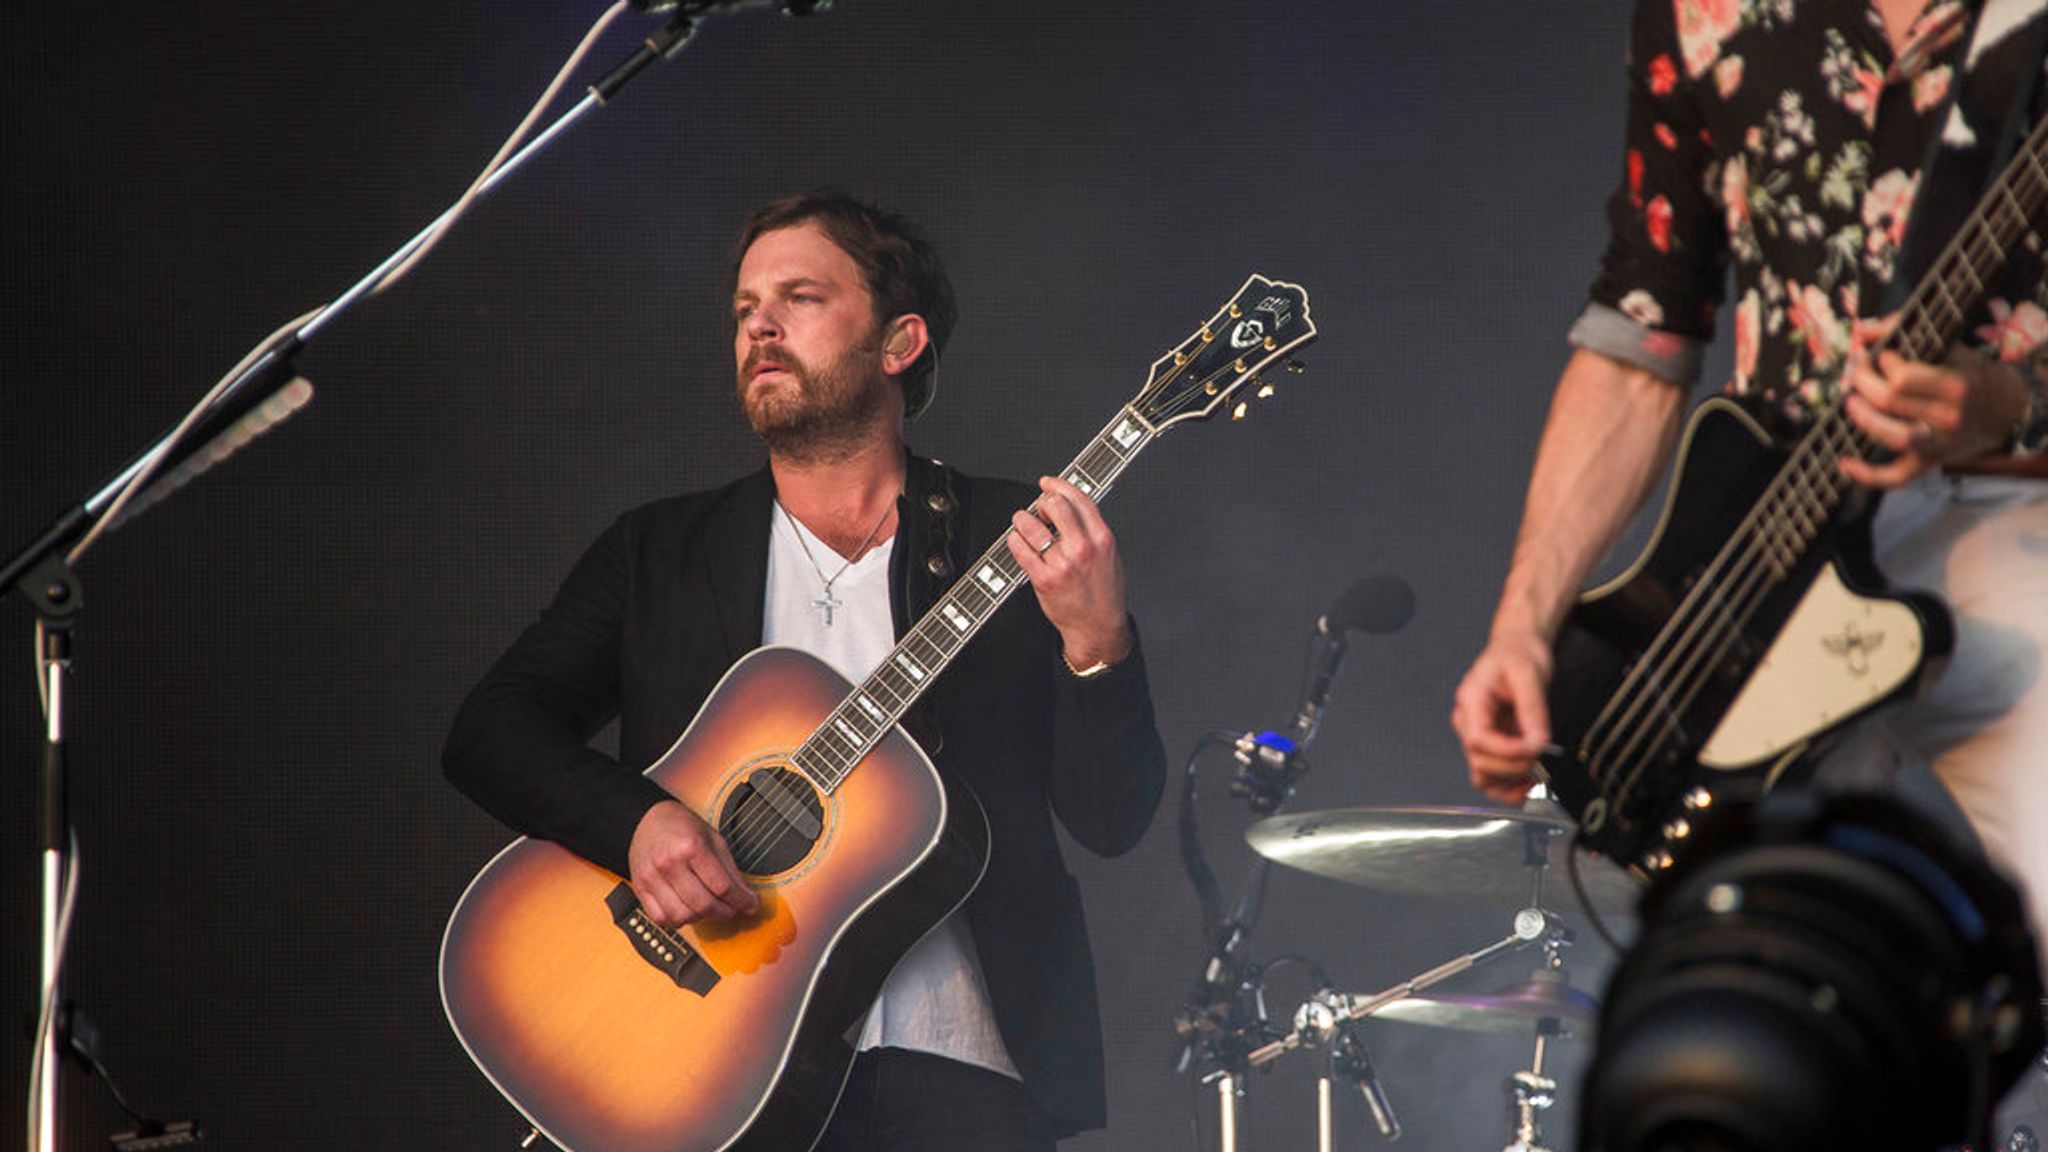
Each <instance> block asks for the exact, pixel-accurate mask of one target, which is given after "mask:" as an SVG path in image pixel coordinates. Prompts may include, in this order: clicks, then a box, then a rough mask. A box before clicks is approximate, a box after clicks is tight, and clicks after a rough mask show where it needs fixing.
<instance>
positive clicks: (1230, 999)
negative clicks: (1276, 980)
mask: <svg viewBox="0 0 2048 1152" xmlns="http://www.w3.org/2000/svg"><path fill="white" fill-rule="evenodd" d="M1332 642H1333V641H1332V639H1331V638H1330V637H1329V636H1327V635H1324V634H1322V633H1321V632H1320V631H1319V632H1318V639H1317V643H1319V644H1329V643H1332ZM1334 642H1335V643H1337V644H1338V645H1340V646H1339V647H1338V648H1337V649H1336V650H1335V656H1336V658H1337V659H1341V658H1342V656H1343V651H1342V648H1341V644H1342V640H1341V638H1339V639H1337V640H1335V641H1334ZM1334 672H1335V668H1334V663H1326V664H1325V669H1324V671H1323V673H1322V674H1321V676H1320V677H1319V683H1317V684H1315V685H1313V686H1312V689H1311V692H1310V702H1305V703H1304V704H1303V706H1302V709H1301V711H1300V712H1299V714H1297V716H1296V718H1295V720H1294V722H1293V724H1291V725H1290V729H1289V730H1290V733H1291V735H1290V736H1281V735H1279V734H1278V733H1273V732H1265V733H1258V734H1252V733H1245V734H1241V735H1235V736H1234V737H1233V736H1232V735H1231V734H1227V733H1226V734H1211V736H1209V737H1207V738H1205V740H1204V744H1207V743H1211V742H1218V743H1220V742H1224V741H1226V740H1227V741H1229V742H1230V743H1232V744H1233V745H1234V747H1235V755H1236V758H1237V761H1238V763H1239V765H1240V768H1241V770H1240V772H1239V773H1238V775H1237V777H1236V779H1234V780H1233V781H1232V783H1231V792H1232V794H1233V795H1237V796H1243V797H1246V798H1247V801H1248V803H1249V805H1250V807H1251V808H1252V810H1253V811H1255V812H1257V813H1259V814H1261V815H1268V816H1269V815H1275V814H1278V813H1279V812H1280V811H1281V810H1282V809H1283V808H1285V807H1286V805H1287V801H1288V800H1290V799H1292V798H1293V796H1294V782H1295V781H1296V780H1297V779H1299V778H1300V777H1301V775H1302V773H1304V772H1306V771H1307V770H1308V761H1307V759H1306V758H1305V757H1304V755H1303V753H1304V752H1305V750H1306V749H1307V747H1308V745H1309V744H1310V743H1312V742H1313V741H1314V740H1315V737H1316V732H1317V730H1318V729H1319V728H1320V727H1321V721H1322V706H1321V704H1320V703H1316V702H1313V701H1315V700H1317V699H1318V698H1322V697H1327V695H1328V692H1329V679H1330V677H1331V676H1332V675H1334ZM1199 751H1200V749H1199V747H1198V748H1197V754H1199ZM1193 788H1194V776H1193V773H1192V771H1191V772H1190V773H1189V775H1188V786H1187V790H1186V792H1185V794H1184V796H1183V808H1182V820H1181V832H1182V837H1183V846H1182V851H1183V854H1184V855H1187V854H1189V853H1193V855H1194V856H1195V857H1198V856H1199V853H1200V848H1199V846H1198V845H1195V831H1194V808H1193V803H1192V801H1193ZM1187 862H1188V863H1189V865H1190V871H1194V870H1195V868H1194V865H1195V864H1196V863H1197V861H1196V859H1193V858H1191V859H1189V860H1188V861H1187ZM1201 872H1202V873H1203V874H1204V875H1203V876H1202V877H1200V878H1198V880H1197V887H1198V889H1199V888H1202V887H1203V884H1202V881H1203V880H1207V881H1208V882H1209V884H1210V885H1211V886H1213V883H1214V881H1213V877H1209V876H1207V875H1206V873H1207V868H1206V867H1205V866H1204V867H1202V868H1201ZM1271 874H1272V861H1270V860H1268V859H1266V858H1265V857H1263V856H1259V857H1257V858H1255V859H1254V860H1253V861H1252V865H1251V869H1250V871H1249V872H1247V873H1246V875H1245V879H1244V884H1243V887H1242V888H1241V889H1240V890H1239V893H1238V898H1237V902H1236V904H1235V905H1234V906H1233V908H1232V909H1231V912H1230V916H1229V917H1228V918H1227V919H1223V920H1221V921H1220V922H1218V921H1217V919H1216V917H1214V916H1211V917H1210V921H1211V923H1212V924H1214V925H1215V928H1216V935H1215V944H1214V946H1213V949H1212V951H1211V953H1210V956H1209V959H1208V961H1207V963H1206V964H1205V965H1204V966H1203V973H1202V978H1201V980H1200V981H1198V982H1197V983H1196V986H1195V993H1194V995H1193V996H1192V997H1191V998H1190V1005H1189V1009H1188V1010H1187V1011H1184V1012H1183V1013H1182V1014H1181V1017H1180V1019H1179V1020H1178V1021H1177V1029H1178V1031H1180V1033H1181V1035H1182V1036H1183V1037H1185V1038H1186V1039H1187V1044H1186V1045H1185V1046H1184V1047H1183V1048H1182V1050H1181V1056H1180V1060H1179V1070H1182V1071H1185V1070H1186V1069H1187V1068H1188V1066H1189V1065H1190V1064H1191V1063H1192V1062H1193V1061H1194V1059H1195V1058H1196V1057H1197V1056H1198V1055H1199V1057H1200V1058H1201V1060H1202V1062H1203V1063H1204V1064H1205V1065H1207V1066H1208V1067H1209V1071H1207V1072H1205V1073H1203V1074H1202V1075H1201V1077H1200V1079H1201V1081H1202V1082H1203V1083H1214V1084H1215V1085H1216V1107H1217V1126H1218V1130H1219V1132H1220V1134H1221V1135H1220V1140H1221V1152H1236V1149H1237V1101H1238V1099H1239V1098H1240V1097H1241V1096H1243V1095H1244V1084H1245V1074H1246V1073H1247V1072H1248V1071H1249V1070H1250V1068H1251V1063H1250V1061H1249V1054H1250V1053H1251V1051H1252V1050H1253V1046H1254V1038H1256V1039H1257V1040H1267V1039H1269V1038H1270V1037H1269V1036H1268V1035H1267V1033H1266V1032H1265V1030H1264V1028H1263V1025H1264V1024H1265V1021H1266V1011H1265V992H1264V984H1263V973H1262V972H1261V970H1260V967H1259V964H1258V963H1257V961H1255V960H1253V959H1252V958H1251V956H1250V955H1249V953H1248V952H1247V951H1246V949H1245V941H1246V939H1247V938H1248V937H1249V936H1250V935H1251V933H1252V929H1253V928H1255V927H1257V926H1258V922H1259V913H1260V910H1261V907H1262V905H1263V904H1264V903H1265V894H1266V883H1267V881H1268V880H1269V879H1270V877H1271ZM1202 895H1203V897H1204V902H1205V903H1208V902H1209V901H1210V899H1211V897H1210V894H1209V892H1208V891H1206V890H1204V891H1203V892H1202ZM1268 1046H1270V1045H1268Z"/></svg>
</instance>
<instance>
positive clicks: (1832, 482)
mask: <svg viewBox="0 0 2048 1152" xmlns="http://www.w3.org/2000/svg"><path fill="white" fill-rule="evenodd" d="M2042 190H2043V191H2048V185H2044V187H2043V189H2042ZM2023 219H2024V217H2023ZM1986 228H1987V229H1988V225H1987V226H1986ZM1972 233H1973V230H1972V229H1965V230H1964V232H1963V233H1962V234H1959V235H1958V237H1957V238H1956V242H1955V243H1954V244H1952V245H1951V251H1949V252H1947V253H1945V254H1944V256H1943V259H1942V260H1940V261H1938V262H1937V268H1939V267H1940V266H1941V265H1943V264H1948V265H1954V264H1957V263H1959V262H1962V259H1963V257H1964V256H1965V255H1971V256H1974V257H1976V258H1977V259H1980V260H1981V259H1982V258H1983V255H1984V254H1983V253H1982V252H1981V251H1977V249H1979V248H1980V246H1988V247H1989V248H1990V249H1991V252H1992V254H1993V255H1995V256H1996V257H1998V258H1999V259H2003V249H2002V248H2001V247H2000V246H1999V244H1998V241H1997V239H1996V238H1995V237H1994V236H1992V235H1989V234H1988V232H1976V234H1972ZM1964 270H1965V271H1967V272H1968V273H1969V275H1970V277H1971V280H1972V282H1973V283H1979V284H1981V279H1980V278H1979V277H1977V276H1976V274H1975V272H1974V271H1973V270H1970V269H1969V268H1968V267H1967V264H1965V267H1964ZM1953 272H1954V269H1953V268H1952V269H1951V270H1950V272H1948V273H1946V274H1942V275H1938V276H1937V277H1935V278H1933V279H1931V280H1930V281H1929V282H1928V283H1927V284H1926V285H1923V289H1925V291H1923V292H1921V293H1918V294H1916V298H1915V300H1914V302H1913V304H1914V306H1911V307H1909V308H1908V310H1907V313H1906V316H1905V319H1904V320H1903V321H1902V323H1901V325H1900V329H1899V332H1900V335H1901V337H1902V338H1903V340H1904V341H1905V342H1906V343H1907V345H1908V350H1907V355H1908V356H1910V357H1912V358H1915V359H1925V358H1927V357H1928V356H1931V355H1934V354H1936V353H1938V352H1939V350H1940V348H1941V347H1942V346H1944V345H1945V344H1946V332H1947V331H1952V330H1953V328H1954V326H1955V325H1956V324H1959V323H1960V322H1961V320H1962V319H1963V308H1962V307H1961V305H1960V304H1959V303H1958V302H1957V301H1956V300H1955V298H1954V297H1952V296H1951V295H1949V293H1948V287H1947V286H1948V282H1949V281H1950V280H1952V279H1953V278H1954V275H1953ZM1930 294H1932V295H1938V297H1939V302H1940V303H1941V304H1942V305H1944V306H1945V307H1946V309H1947V311H1948V313H1949V326H1948V329H1946V330H1944V329H1942V328H1940V327H1938V326H1936V325H1935V324H1934V322H1933V321H1932V320H1931V319H1930V318H1928V316H1927V315H1926V309H1927V308H1930V307H1931V306H1932V305H1931V303H1929V302H1928V301H1925V300H1922V299H1920V298H1919V297H1921V296H1925V295H1930ZM1814 431H1815V433H1817V435H1814V436H1811V437H1809V438H1807V439H1805V440H1803V441H1802V443H1801V445H1800V448H1799V450H1798V451H1796V452H1795V453H1794V457H1793V459H1792V460H1789V461H1788V463H1787V466H1786V468H1785V469H1784V471H1783V475H1784V476H1786V477H1789V478H1790V479H1789V481H1788V484H1789V486H1790V487H1792V488H1795V489H1797V488H1798V482H1807V483H1808V487H1807V489H1806V490H1805V491H1802V492H1801V493H1800V495H1801V496H1802V497H1803V498H1804V499H1803V503H1795V502H1793V501H1791V500H1787V499H1784V498H1783V491H1784V488H1785V487H1786V486H1787V485H1780V484H1776V483H1774V484H1773V486H1772V488H1771V489H1770V490H1768V492H1767V498H1766V500H1764V501H1762V502H1760V504H1759V507H1760V508H1761V507H1765V506H1766V505H1770V504H1775V505H1777V508H1776V510H1775V513H1774V514H1775V515H1776V516H1777V517H1778V523H1777V526H1779V527H1783V526H1784V525H1783V518H1784V517H1785V516H1786V515H1787V514H1788V512H1800V511H1804V510H1806V509H1811V510H1812V511H1813V513H1814V515H1813V517H1812V518H1811V519H1806V518H1804V517H1802V521H1801V525H1800V527H1801V528H1802V529H1804V533H1803V535H1804V539H1803V540H1801V539H1800V536H1801V534H1802V533H1800V532H1797V531H1795V532H1793V533H1791V534H1790V536H1789V539H1790V540H1791V541H1796V542H1798V544H1799V548H1798V550H1797V551H1793V552H1792V553H1791V559H1790V561H1781V563H1782V564H1784V565H1785V567H1786V569H1787V571H1789V569H1790V568H1791V567H1794V566H1796V565H1797V564H1798V563H1799V562H1800V560H1801V559H1802V558H1803V555H1804V549H1805V548H1806V547H1807V546H1810V544H1811V543H1812V540H1813V539H1814V537H1815V536H1817V534H1818V531H1819V529H1821V528H1823V527H1825V526H1826V520H1827V518H1828V516H1829V514H1830V512H1831V508H1830V506H1829V504H1828V503H1827V501H1828V500H1833V501H1835V502H1839V499H1840V497H1841V495H1842V494H1843V493H1845V492H1846V491H1847V489H1848V487H1849V483H1848V481H1847V479H1846V477H1843V476H1842V475H1841V474H1840V472H1839V470H1838V469H1837V468H1836V467H1835V461H1836V460H1837V459H1839V457H1840V456H1842V455H1846V454H1847V452H1848V451H1849V450H1851V449H1854V450H1856V451H1857V452H1858V453H1859V454H1864V455H1867V454H1868V451H1869V449H1870V448H1871V447H1873V445H1872V444H1871V443H1870V441H1869V440H1868V439H1867V438H1864V437H1863V436H1862V434H1861V433H1860V432H1859V431H1858V430H1857V429H1855V427H1854V426H1853V425H1851V424H1849V423H1847V422H1846V420H1844V419H1841V418H1840V413H1839V410H1838V409H1831V410H1830V411H1829V412H1828V413H1826V414H1824V417H1823V419H1822V420H1821V421H1819V422H1818V423H1817V425H1816V428H1815V430H1814ZM1816 444H1826V445H1828V446H1830V447H1832V448H1833V450H1834V454H1833V457H1832V458H1823V457H1820V456H1819V455H1818V454H1817V453H1816V452H1815V451H1813V450H1812V449H1813V446H1814V445H1816ZM1816 478H1817V479H1818V480H1819V481H1820V482H1821V483H1822V484H1824V485H1826V486H1828V487H1830V488H1831V489H1833V491H1831V492H1829V493H1827V494H1826V496H1825V498H1822V497H1817V496H1816V495H1815V494H1814V493H1813V492H1812V491H1811V481H1813V480H1814V479H1816ZM1788 505H1789V507H1788ZM1784 535H1785V534H1783V533H1781V538H1782V537H1784ZM1781 542H1783V540H1782V539H1781ZM1761 543H1763V542H1762V541H1761V540H1757V539H1753V540H1752V542H1751V551H1752V553H1753V552H1754V550H1755V548H1756V547H1757V546H1760V545H1761ZM1729 554H1730V553H1728V552H1725V551H1724V556H1725V555H1729ZM1784 574H1785V573H1783V572H1781V573H1780V578H1782V576H1783V575H1784ZM1747 575H1749V576H1750V577H1751V579H1749V580H1748V581H1747V584H1748V587H1744V588H1739V589H1738V598H1739V596H1740V595H1741V594H1747V593H1750V592H1751V591H1752V590H1753V589H1754V588H1755V585H1756V581H1757V579H1758V578H1760V577H1758V574H1757V573H1756V572H1755V571H1754V570H1749V571H1748V572H1747ZM1701 583H1702V585H1704V584H1706V583H1707V578H1706V576H1703V577H1702V581H1701ZM1769 591H1770V588H1769V587H1766V588H1764V589H1763V594H1764V595H1767V594H1768V592H1769ZM1716 594H1717V595H1718V591H1717V593H1716ZM1762 598H1763V596H1762V595H1758V596H1755V597H1754V598H1753V599H1752V600H1751V602H1750V603H1748V604H1747V605H1746V606H1745V607H1744V608H1742V609H1741V610H1740V611H1739V612H1738V613H1737V618H1738V619H1739V620H1747V619H1748V618H1749V615H1750V614H1752V613H1753V612H1754V611H1755V609H1756V607H1758V606H1759V604H1760V603H1761V600H1762ZM1739 638H1740V636H1739V633H1736V634H1729V635H1724V636H1723V637H1722V638H1721V641H1720V643H1718V644H1715V645H1713V646H1712V654H1711V656H1710V658H1709V659H1708V660H1707V661H1706V665H1705V667H1704V669H1702V668H1701V667H1700V662H1699V660H1698V658H1697V654H1696V655H1695V658H1694V659H1692V660H1690V661H1689V663H1690V664H1691V665H1692V667H1691V668H1690V669H1687V670H1686V672H1687V674H1686V675H1685V676H1684V677H1683V678H1682V679H1683V680H1690V681H1691V684H1690V687H1689V688H1688V689H1687V691H1686V692H1685V693H1684V696H1683V699H1682V700H1680V702H1679V703H1678V704H1677V705H1676V707H1675V711H1676V712H1680V713H1682V712H1683V711H1684V710H1685V709H1686V708H1689V707H1690V706H1691V703H1692V701H1693V700H1694V699H1696V697H1697V695H1698V693H1699V691H1700V690H1701V689H1702V688H1704V686H1705V677H1706V674H1707V673H1708V672H1710V670H1711V668H1712V667H1713V666H1715V665H1717V664H1718V663H1719V662H1720V660H1721V658H1722V657H1724V656H1725V655H1726V653H1727V650H1728V647H1729V645H1730V644H1732V643H1733V642H1734V641H1735V640H1736V639H1739ZM1687 639H1688V640H1689V638H1687ZM1665 703H1666V705H1667V708H1670V705H1669V701H1668V699H1667V700H1666V701H1665ZM1666 727H1667V730H1668V729H1669V728H1670V724H1669V722H1668V721H1667V722H1666ZM1640 739H1641V735H1640V734H1639V735H1638V736H1637V737H1636V738H1635V739H1634V740H1631V741H1630V745H1631V748H1630V749H1625V750H1624V754H1625V755H1626V754H1627V752H1628V751H1630V750H1632V746H1633V745H1634V744H1635V743H1636V742H1638V741H1639V740H1640ZM1609 747H1610V748H1611V741H1609ZM1647 766H1648V762H1647V761H1638V762H1636V763H1635V766H1634V769H1633V771H1632V772H1631V773H1630V776H1629V779H1628V780H1627V782H1626V783H1625V784H1624V785H1623V788H1622V789H1621V791H1620V792H1619V793H1618V794H1617V797H1616V806H1617V807H1625V806H1626V802H1627V797H1628V793H1629V792H1630V791H1632V790H1633V787H1634V785H1635V783H1636V782H1637V781H1638V780H1639V779H1640V777H1641V775H1642V773H1643V771H1644V770H1645V769H1646V768H1647Z"/></svg>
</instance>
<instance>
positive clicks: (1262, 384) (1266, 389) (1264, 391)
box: [1252, 380, 1278, 400]
mask: <svg viewBox="0 0 2048 1152" xmlns="http://www.w3.org/2000/svg"><path fill="white" fill-rule="evenodd" d="M1252 383H1254V384H1257V385H1258V386H1259V387H1258V391H1256V392H1253V393H1252V395H1253V397H1255V398H1257V399H1260V400H1264V399H1266V398H1267V397H1269V396H1271V395H1272V394H1273V393H1274V392H1276V391H1278V389H1276V388H1274V387H1273V382H1272V381H1271V380H1254V381H1252Z"/></svg>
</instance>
